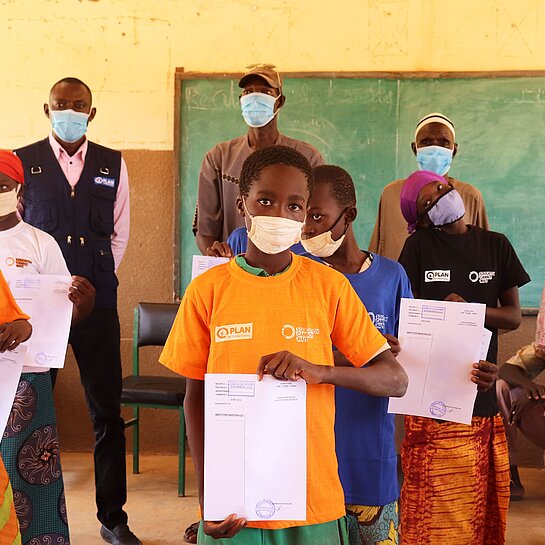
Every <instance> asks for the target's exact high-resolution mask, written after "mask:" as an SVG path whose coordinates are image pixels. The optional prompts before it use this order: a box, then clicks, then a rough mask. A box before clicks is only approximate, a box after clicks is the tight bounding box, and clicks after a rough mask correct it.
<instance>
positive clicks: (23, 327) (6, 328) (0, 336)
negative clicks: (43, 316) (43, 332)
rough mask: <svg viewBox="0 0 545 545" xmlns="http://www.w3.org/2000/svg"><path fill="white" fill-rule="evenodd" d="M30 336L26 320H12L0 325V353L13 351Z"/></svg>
mask: <svg viewBox="0 0 545 545" xmlns="http://www.w3.org/2000/svg"><path fill="white" fill-rule="evenodd" d="M30 335H32V326H31V325H30V323H29V322H28V320H14V321H13V322H4V323H3V324H0V352H5V351H6V350H15V349H16V348H17V347H18V346H19V345H20V344H21V343H24V342H25V341H26V340H28V339H29V338H30Z"/></svg>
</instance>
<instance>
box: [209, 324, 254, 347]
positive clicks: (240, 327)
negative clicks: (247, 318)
mask: <svg viewBox="0 0 545 545" xmlns="http://www.w3.org/2000/svg"><path fill="white" fill-rule="evenodd" d="M253 335H254V323H253V322H249V323H247V324H229V325H218V326H216V335H215V338H216V342H217V343H222V342H225V341H240V340H243V339H251V338H253Z"/></svg>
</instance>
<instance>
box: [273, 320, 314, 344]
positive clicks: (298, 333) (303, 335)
mask: <svg viewBox="0 0 545 545" xmlns="http://www.w3.org/2000/svg"><path fill="white" fill-rule="evenodd" d="M319 334H320V330H319V329H318V328H317V327H295V326H293V325H291V324H284V325H283V326H282V337H284V339H286V340H288V341H290V340H291V339H295V340H296V341H297V342H298V343H306V342H308V341H311V340H312V339H314V337H315V336H316V335H319Z"/></svg>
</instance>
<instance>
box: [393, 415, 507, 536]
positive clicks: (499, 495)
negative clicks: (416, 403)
mask: <svg viewBox="0 0 545 545" xmlns="http://www.w3.org/2000/svg"><path fill="white" fill-rule="evenodd" d="M401 460H402V464H403V474H404V479H405V480H404V483H403V486H402V490H401V523H400V534H401V537H402V543H403V545H432V544H433V545H436V544H437V543H441V545H504V544H505V529H506V523H507V508H508V506H509V457H508V454H507V441H506V439H505V429H504V427H503V422H502V419H501V417H500V416H499V415H498V416H495V417H473V420H472V423H471V426H468V425H465V424H456V423H452V422H437V421H435V420H433V419H431V418H421V417H417V416H407V417H405V439H404V441H403V445H402V448H401Z"/></svg>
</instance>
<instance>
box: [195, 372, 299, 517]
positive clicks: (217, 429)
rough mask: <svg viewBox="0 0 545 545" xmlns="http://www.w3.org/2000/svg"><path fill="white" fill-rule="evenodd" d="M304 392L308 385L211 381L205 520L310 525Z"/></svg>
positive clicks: (246, 378) (231, 378) (237, 378)
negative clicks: (233, 518)
mask: <svg viewBox="0 0 545 545" xmlns="http://www.w3.org/2000/svg"><path fill="white" fill-rule="evenodd" d="M306 391H307V385H306V382H305V381H303V380H298V381H296V382H291V381H278V380H276V379H274V378H272V377H270V376H267V375H265V376H264V377H263V380H262V381H258V379H257V375H246V374H240V375H234V374H217V375H216V374H207V375H206V377H205V425H204V431H205V437H204V518H205V520H223V519H224V518H225V517H227V516H228V515H230V514H231V513H236V514H237V515H238V516H239V517H246V518H247V519H248V520H250V521H264V520H305V519H306V518H307V517H306V489H307V448H306V437H307V431H306V428H307V426H306Z"/></svg>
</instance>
